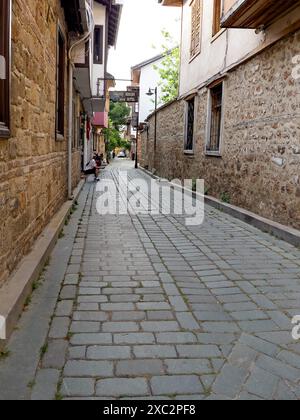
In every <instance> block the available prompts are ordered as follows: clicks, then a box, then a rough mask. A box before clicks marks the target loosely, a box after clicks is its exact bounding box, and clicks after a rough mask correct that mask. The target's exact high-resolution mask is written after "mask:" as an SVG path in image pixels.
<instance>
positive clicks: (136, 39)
mask: <svg viewBox="0 0 300 420" xmlns="http://www.w3.org/2000/svg"><path fill="white" fill-rule="evenodd" d="M118 3H122V4H123V12H122V17H121V25H120V30H119V37H118V42H117V48H116V49H113V48H111V50H110V53H109V61H108V71H109V73H111V74H113V75H114V76H115V78H116V79H124V78H125V79H127V78H128V79H130V76H131V75H130V68H131V67H132V66H134V65H136V64H139V63H140V62H142V61H144V60H147V59H149V58H152V57H154V56H155V55H157V54H160V53H161V45H162V43H163V38H162V35H161V31H162V30H163V29H167V30H168V31H169V32H171V34H172V35H173V37H174V39H176V40H177V41H178V42H179V40H180V31H181V25H180V17H181V9H180V8H177V7H162V6H161V5H160V4H158V0H118ZM153 46H156V47H157V48H156V49H154V48H153ZM128 84H130V82H128V83H125V84H124V83H123V84H120V83H119V84H118V85H117V87H116V89H122V88H125V87H126V85H128Z"/></svg>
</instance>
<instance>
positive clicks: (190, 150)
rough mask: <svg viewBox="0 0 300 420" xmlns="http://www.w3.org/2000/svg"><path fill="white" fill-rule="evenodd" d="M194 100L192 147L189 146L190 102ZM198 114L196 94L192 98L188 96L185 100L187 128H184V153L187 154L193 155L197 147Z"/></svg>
mask: <svg viewBox="0 0 300 420" xmlns="http://www.w3.org/2000/svg"><path fill="white" fill-rule="evenodd" d="M191 102H193V108H194V114H193V128H192V131H193V135H192V141H191V143H192V147H191V148H188V145H189V139H188V135H189V113H190V103H191ZM195 115H196V96H192V97H190V98H187V99H186V100H185V130H184V153H185V154H187V155H193V154H194V148H195V121H196V118H195Z"/></svg>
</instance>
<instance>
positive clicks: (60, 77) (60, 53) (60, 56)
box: [56, 29, 66, 136]
mask: <svg viewBox="0 0 300 420" xmlns="http://www.w3.org/2000/svg"><path fill="white" fill-rule="evenodd" d="M57 37H58V39H57V69H56V133H57V135H60V136H63V135H64V132H65V53H66V52H65V39H64V36H63V34H62V32H61V31H60V29H59V30H58V35H57Z"/></svg>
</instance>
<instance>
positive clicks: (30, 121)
mask: <svg viewBox="0 0 300 420" xmlns="http://www.w3.org/2000/svg"><path fill="white" fill-rule="evenodd" d="M57 19H59V21H60V22H61V28H62V29H63V30H64V31H65V30H66V22H65V18H64V11H63V9H62V7H61V4H60V1H58V0H52V1H48V0H40V1H38V2H36V1H35V2H28V1H27V2H23V1H20V0H14V1H12V38H11V40H12V60H11V103H10V111H11V118H10V120H11V124H10V130H11V133H10V136H9V138H4V139H0V220H1V225H0V238H1V239H0V286H1V284H3V282H4V281H5V280H6V279H7V278H8V275H9V274H10V273H11V272H12V271H13V270H14V268H15V267H16V265H17V264H18V262H19V261H20V259H21V257H22V256H23V255H25V254H26V253H27V252H28V251H29V250H30V247H31V246H32V244H33V242H34V241H35V239H36V238H37V236H38V235H39V234H40V233H41V231H42V229H43V228H44V227H45V225H46V224H47V223H48V222H49V220H50V219H51V217H52V216H53V215H54V213H55V212H56V211H57V210H58V209H59V207H60V206H61V205H62V203H63V202H64V201H65V200H66V198H67V190H66V181H67V165H66V162H67V142H66V140H64V141H57V140H56V138H55V101H56V33H57ZM66 65H67V62H66ZM65 100H66V104H67V100H68V96H67V92H66V95H65ZM66 118H67V117H66V114H65V119H66ZM65 126H67V119H66V120H65ZM77 155H78V152H77V151H75V152H74V159H73V161H74V168H73V185H76V184H77V183H78V180H79V178H80V167H79V166H78V165H77V164H76V162H77V157H76V156H77Z"/></svg>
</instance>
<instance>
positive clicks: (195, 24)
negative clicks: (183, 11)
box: [190, 0, 202, 58]
mask: <svg viewBox="0 0 300 420" xmlns="http://www.w3.org/2000/svg"><path fill="white" fill-rule="evenodd" d="M191 8H192V10H191V12H192V23H191V51H190V53H191V58H193V57H194V56H195V55H197V54H199V53H200V52H201V35H202V34H201V32H202V0H194V1H193V3H192V4H191Z"/></svg>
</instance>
